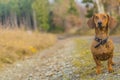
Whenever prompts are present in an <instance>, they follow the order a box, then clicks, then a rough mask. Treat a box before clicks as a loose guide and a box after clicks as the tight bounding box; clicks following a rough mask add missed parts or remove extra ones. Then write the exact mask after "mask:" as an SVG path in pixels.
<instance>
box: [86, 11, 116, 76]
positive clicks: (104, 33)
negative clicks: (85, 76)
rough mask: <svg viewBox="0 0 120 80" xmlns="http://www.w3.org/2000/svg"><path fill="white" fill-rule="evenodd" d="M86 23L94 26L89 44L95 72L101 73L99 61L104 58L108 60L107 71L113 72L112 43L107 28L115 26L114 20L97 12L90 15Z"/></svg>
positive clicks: (91, 26)
mask: <svg viewBox="0 0 120 80" xmlns="http://www.w3.org/2000/svg"><path fill="white" fill-rule="evenodd" d="M87 23H88V26H89V27H90V28H95V39H94V41H93V43H92V46H91V52H92V54H93V58H94V60H95V63H96V73H97V74H100V73H101V70H100V69H101V63H100V61H105V60H108V71H109V72H113V68H112V65H113V64H114V63H113V61H112V58H113V50H114V45H113V42H112V40H111V39H110V38H109V33H108V28H110V29H111V28H113V27H115V25H116V21H115V20H114V19H113V18H112V17H110V16H109V15H107V14H105V13H99V14H95V15H94V16H92V17H91V18H90V19H89V20H88V22H87Z"/></svg>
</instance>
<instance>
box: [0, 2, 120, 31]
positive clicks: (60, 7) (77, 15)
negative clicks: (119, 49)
mask: <svg viewBox="0 0 120 80" xmlns="http://www.w3.org/2000/svg"><path fill="white" fill-rule="evenodd" d="M99 11H102V12H106V13H108V14H109V15H112V16H114V17H115V18H116V19H117V21H118V22H119V21H120V0H114V1H113V0H109V1H108V0H0V27H1V28H24V29H30V30H39V31H44V32H57V33H58V32H69V31H74V32H78V33H80V32H81V31H83V32H84V31H85V30H88V28H87V25H86V20H87V19H88V18H89V17H91V16H92V15H93V14H94V13H97V12H99ZM119 25H120V23H118V24H117V27H116V28H115V30H116V31H114V32H112V33H117V32H119V30H120V29H119V27H118V26H119Z"/></svg>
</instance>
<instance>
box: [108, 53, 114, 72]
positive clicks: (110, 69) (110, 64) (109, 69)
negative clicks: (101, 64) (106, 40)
mask: <svg viewBox="0 0 120 80" xmlns="http://www.w3.org/2000/svg"><path fill="white" fill-rule="evenodd" d="M112 57H113V55H112V56H111V57H110V58H109V59H108V71H109V72H113V71H114V70H113V68H112V65H114V63H113V61H112Z"/></svg>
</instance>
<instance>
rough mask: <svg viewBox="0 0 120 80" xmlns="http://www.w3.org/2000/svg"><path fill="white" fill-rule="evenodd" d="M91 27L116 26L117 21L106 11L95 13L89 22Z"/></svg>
mask: <svg viewBox="0 0 120 80" xmlns="http://www.w3.org/2000/svg"><path fill="white" fill-rule="evenodd" d="M87 24H88V26H89V27H90V28H94V27H98V28H104V27H109V28H110V29H111V28H114V27H115V26H116V21H115V19H114V18H112V17H111V16H109V15H108V14H105V13H99V14H94V15H93V16H92V17H91V18H90V19H89V20H88V22H87Z"/></svg>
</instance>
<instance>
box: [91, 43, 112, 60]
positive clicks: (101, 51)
mask: <svg viewBox="0 0 120 80" xmlns="http://www.w3.org/2000/svg"><path fill="white" fill-rule="evenodd" d="M97 44H98V43H97V42H96V41H94V42H93V44H92V47H91V51H92V53H93V54H94V55H95V56H96V57H97V58H99V59H100V60H107V59H108V58H109V57H110V56H111V54H112V52H113V48H114V47H113V43H112V41H108V42H106V43H105V44H104V45H100V46H99V47H97V48H95V47H94V46H95V45H97Z"/></svg>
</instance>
